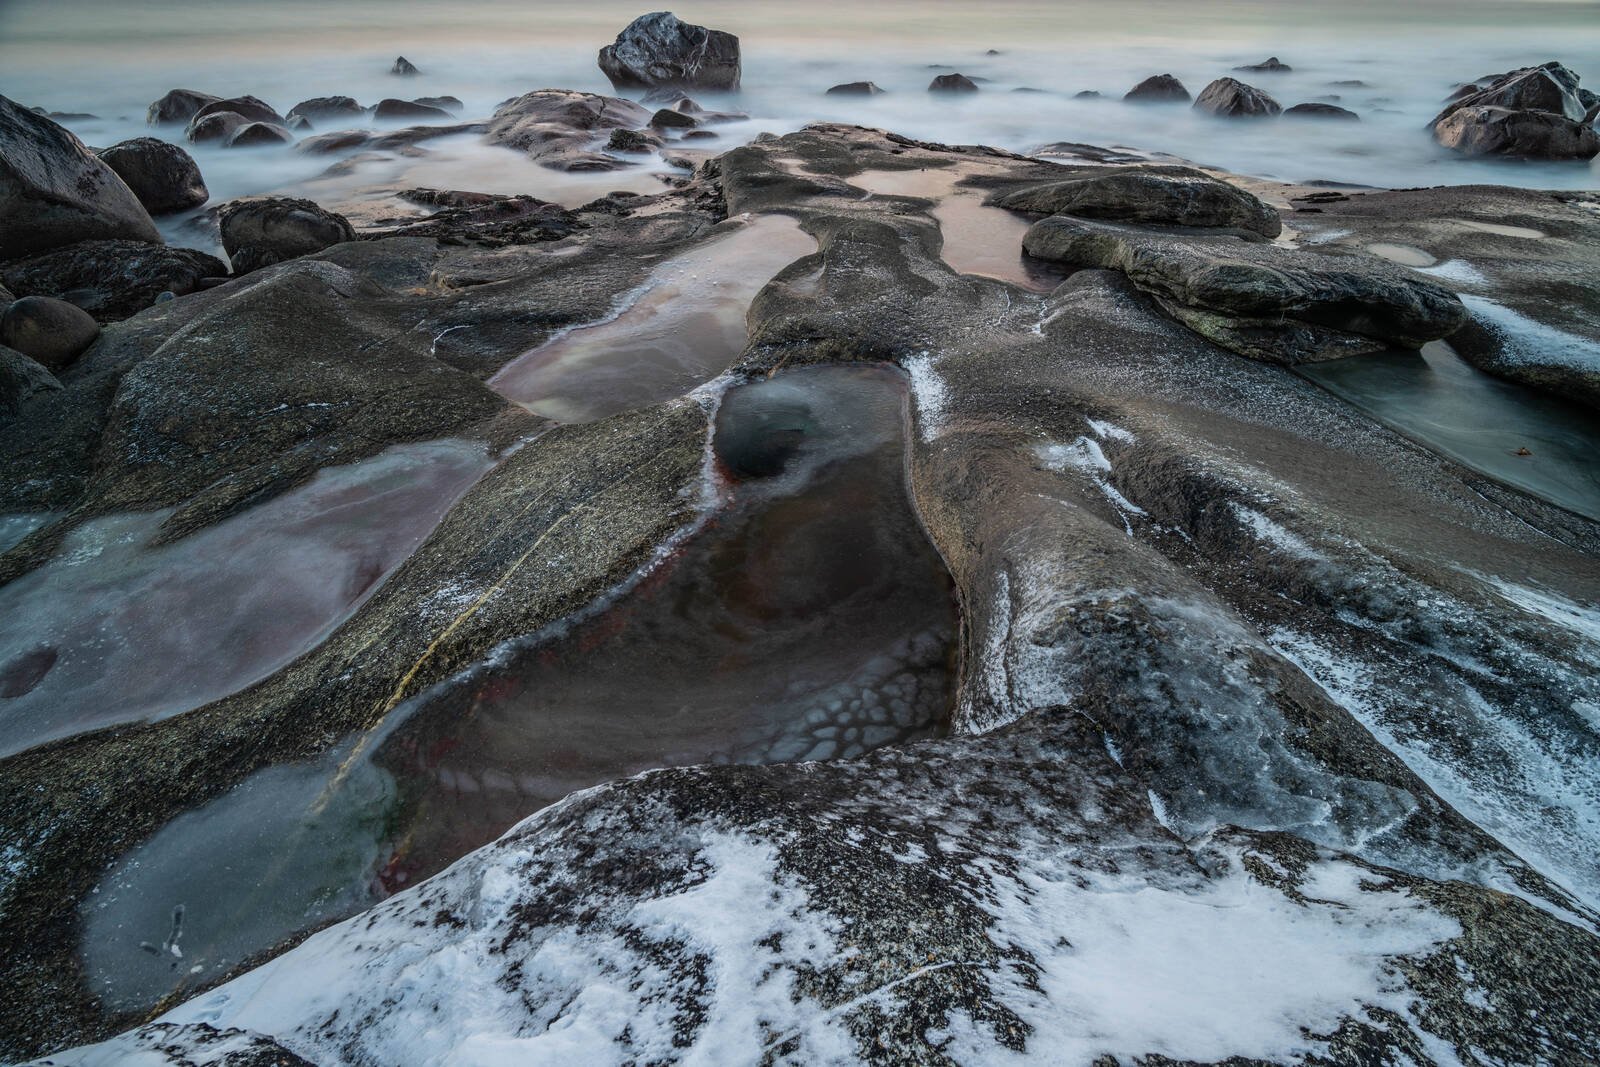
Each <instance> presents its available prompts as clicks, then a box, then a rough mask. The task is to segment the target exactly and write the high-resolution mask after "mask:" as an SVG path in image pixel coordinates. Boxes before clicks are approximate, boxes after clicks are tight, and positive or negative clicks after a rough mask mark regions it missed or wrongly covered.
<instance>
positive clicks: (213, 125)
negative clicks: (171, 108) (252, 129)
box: [183, 111, 250, 144]
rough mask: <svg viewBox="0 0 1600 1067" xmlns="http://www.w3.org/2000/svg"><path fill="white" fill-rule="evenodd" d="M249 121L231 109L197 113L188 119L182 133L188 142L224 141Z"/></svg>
mask: <svg viewBox="0 0 1600 1067" xmlns="http://www.w3.org/2000/svg"><path fill="white" fill-rule="evenodd" d="M249 122H250V120H249V119H247V118H245V117H244V116H243V115H240V114H236V113H235V112H232V111H213V112H212V113H211V114H209V115H197V116H196V117H194V118H192V119H190V120H189V126H188V128H187V129H185V130H184V131H183V135H184V136H185V137H186V138H188V140H189V143H190V144H208V143H210V142H212V141H226V140H227V139H228V138H229V137H231V136H233V134H234V133H235V132H236V131H238V130H239V129H241V128H243V127H244V126H246V125H248V124H249Z"/></svg>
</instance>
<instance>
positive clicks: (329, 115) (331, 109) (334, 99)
mask: <svg viewBox="0 0 1600 1067" xmlns="http://www.w3.org/2000/svg"><path fill="white" fill-rule="evenodd" d="M366 114H367V109H366V108H364V107H362V106H361V105H360V104H358V103H356V100H355V97H352V96H315V97H312V98H311V99H310V100H302V101H300V102H299V103H298V104H296V105H295V106H294V107H291V108H290V109H289V113H288V115H286V116H284V117H285V118H289V119H293V118H297V117H303V118H305V119H306V120H307V121H309V122H311V123H313V124H315V123H318V122H347V121H353V120H358V119H361V118H364V117H365V116H366Z"/></svg>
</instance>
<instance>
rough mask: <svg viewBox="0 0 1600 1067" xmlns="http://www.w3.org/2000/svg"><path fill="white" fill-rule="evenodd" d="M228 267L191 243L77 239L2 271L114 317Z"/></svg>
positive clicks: (104, 317)
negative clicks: (189, 245)
mask: <svg viewBox="0 0 1600 1067" xmlns="http://www.w3.org/2000/svg"><path fill="white" fill-rule="evenodd" d="M227 273H228V268H227V267H226V266H225V265H224V264H223V262H222V261H221V260H219V259H217V258H216V257H215V256H211V255H207V254H206V253H204V252H200V251H196V250H195V249H193V248H173V247H171V246H168V245H150V244H144V243H142V242H139V241H81V242H79V243H78V244H75V245H68V246H67V247H66V248H59V249H56V250H55V251H53V252H46V253H45V254H43V255H40V256H33V257H31V258H29V259H24V260H19V261H17V262H15V263H8V264H6V266H5V268H4V272H3V275H0V276H3V277H4V278H5V279H6V282H7V284H8V285H10V286H11V287H12V288H13V289H14V290H15V291H16V292H18V293H29V294H37V295H41V296H54V297H68V296H70V297H71V299H72V302H73V303H75V304H77V305H78V306H79V307H81V308H83V309H84V310H85V311H87V312H89V314H91V315H93V316H94V317H95V318H96V319H98V320H99V321H100V322H114V321H116V320H118V319H125V318H127V317H128V316H129V315H132V314H134V313H136V312H139V311H142V310H144V309H145V308H147V307H149V306H150V305H152V304H154V303H156V301H157V300H158V299H159V298H160V296H161V294H162V293H171V294H173V295H176V296H183V295H185V294H187V293H192V292H195V291H196V290H198V289H200V288H201V282H202V281H203V280H204V279H206V278H219V277H222V276H224V275H226V274H227Z"/></svg>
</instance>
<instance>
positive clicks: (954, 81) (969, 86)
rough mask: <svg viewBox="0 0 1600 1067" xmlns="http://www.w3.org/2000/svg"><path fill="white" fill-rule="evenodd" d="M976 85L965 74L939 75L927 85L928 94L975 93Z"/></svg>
mask: <svg viewBox="0 0 1600 1067" xmlns="http://www.w3.org/2000/svg"><path fill="white" fill-rule="evenodd" d="M977 91H978V83H977V82H975V81H973V80H972V79H971V78H969V77H967V76H966V75H965V74H940V75H938V76H937V77H935V78H934V79H933V81H931V82H929V83H928V92H930V93H975V92H977Z"/></svg>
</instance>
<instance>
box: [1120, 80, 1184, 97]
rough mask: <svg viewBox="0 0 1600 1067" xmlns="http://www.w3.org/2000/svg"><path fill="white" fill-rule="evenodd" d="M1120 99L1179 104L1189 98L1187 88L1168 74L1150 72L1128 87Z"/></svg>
mask: <svg viewBox="0 0 1600 1067" xmlns="http://www.w3.org/2000/svg"><path fill="white" fill-rule="evenodd" d="M1122 99H1124V100H1132V101H1134V102H1136V103H1144V104H1181V103H1184V102H1186V101H1187V100H1188V99H1189V90H1187V89H1185V88H1184V87H1183V83H1182V82H1181V81H1179V80H1178V79H1177V78H1174V77H1173V76H1172V75H1170V74H1152V75H1151V76H1150V77H1148V78H1146V79H1145V80H1144V81H1142V82H1140V83H1139V84H1138V85H1135V86H1134V87H1133V88H1132V89H1129V90H1128V91H1127V93H1125V94H1124V95H1123V97H1122Z"/></svg>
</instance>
